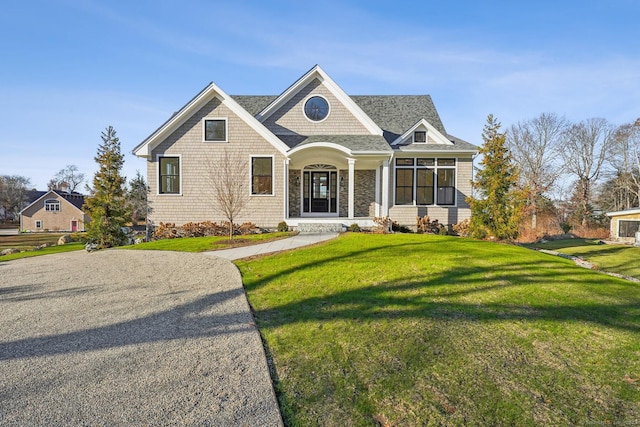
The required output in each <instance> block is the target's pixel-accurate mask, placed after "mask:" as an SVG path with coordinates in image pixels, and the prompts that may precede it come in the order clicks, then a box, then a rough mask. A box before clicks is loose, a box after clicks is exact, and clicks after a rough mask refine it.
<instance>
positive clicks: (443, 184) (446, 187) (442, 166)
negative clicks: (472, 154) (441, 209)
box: [395, 158, 456, 206]
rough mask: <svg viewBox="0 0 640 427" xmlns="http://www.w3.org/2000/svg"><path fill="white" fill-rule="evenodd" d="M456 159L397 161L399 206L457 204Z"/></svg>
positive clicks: (396, 199)
mask: <svg viewBox="0 0 640 427" xmlns="http://www.w3.org/2000/svg"><path fill="white" fill-rule="evenodd" d="M455 166H456V161H455V159H427V158H416V159H413V158H408V159H396V182H395V204H396V205H418V206H429V205H439V206H451V205H455V202H456V200H455V194H456V189H455V185H456V183H455V180H456V167H455Z"/></svg>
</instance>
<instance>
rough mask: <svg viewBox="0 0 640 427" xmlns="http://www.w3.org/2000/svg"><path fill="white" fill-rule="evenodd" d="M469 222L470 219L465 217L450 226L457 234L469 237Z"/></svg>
mask: <svg viewBox="0 0 640 427" xmlns="http://www.w3.org/2000/svg"><path fill="white" fill-rule="evenodd" d="M469 222H470V221H469V220H468V219H465V220H464V221H462V222H459V223H457V224H454V225H453V226H452V228H453V232H454V233H456V234H457V235H458V236H462V237H469Z"/></svg>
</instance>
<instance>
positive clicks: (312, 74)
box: [256, 65, 382, 135]
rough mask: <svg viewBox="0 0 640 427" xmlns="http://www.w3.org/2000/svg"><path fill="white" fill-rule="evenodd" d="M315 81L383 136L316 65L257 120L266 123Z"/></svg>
mask: <svg viewBox="0 0 640 427" xmlns="http://www.w3.org/2000/svg"><path fill="white" fill-rule="evenodd" d="M315 79H318V80H319V81H320V82H322V84H323V85H324V86H325V87H326V88H327V89H328V90H329V91H330V92H331V94H332V95H333V96H335V97H336V98H337V99H338V100H339V101H340V102H341V103H342V104H343V105H344V106H345V107H346V108H347V109H348V110H349V111H350V112H351V114H353V115H354V116H355V118H356V119H358V121H360V123H362V125H363V126H364V127H365V128H366V129H367V130H369V132H371V134H372V135H382V129H380V127H379V126H378V125H377V123H376V122H375V120H373V119H372V118H371V117H369V115H367V114H366V113H365V112H364V111H362V109H361V108H360V107H359V106H358V104H356V103H355V102H354V101H353V99H351V97H350V96H349V95H347V94H346V93H345V92H344V91H343V90H342V89H341V88H340V86H338V84H337V83H336V82H335V81H333V79H332V78H331V77H329V75H328V74H327V73H325V72H324V70H323V69H322V68H320V66H319V65H315V66H314V67H313V68H312V69H311V70H309V71H308V72H307V73H305V75H303V76H302V77H300V78H299V79H298V80H297V81H296V82H295V83H294V84H292V85H291V86H289V87H288V88H287V90H285V91H284V92H282V94H281V95H280V96H278V97H277V98H276V99H274V100H273V101H272V102H271V103H270V104H269V105H267V106H266V107H265V108H264V109H263V110H262V111H260V112H259V113H258V114H257V115H256V118H257V119H258V120H260V122H264V121H265V120H266V119H267V118H269V117H270V116H271V115H272V114H273V113H275V112H276V111H278V110H279V109H280V108H281V107H282V106H283V105H284V104H286V103H287V102H288V101H289V100H290V99H291V98H293V97H294V96H295V95H296V94H297V93H298V92H300V91H301V90H302V89H304V88H305V87H306V86H307V85H308V84H310V83H311V82H312V81H314V80H315Z"/></svg>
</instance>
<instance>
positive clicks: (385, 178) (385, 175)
mask: <svg viewBox="0 0 640 427" xmlns="http://www.w3.org/2000/svg"><path fill="white" fill-rule="evenodd" d="M388 215H389V160H384V161H383V162H382V206H381V209H380V216H388Z"/></svg>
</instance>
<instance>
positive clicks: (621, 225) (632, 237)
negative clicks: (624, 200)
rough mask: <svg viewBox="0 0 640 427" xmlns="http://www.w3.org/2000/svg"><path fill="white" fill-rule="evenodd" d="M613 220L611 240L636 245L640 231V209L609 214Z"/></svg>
mask: <svg viewBox="0 0 640 427" xmlns="http://www.w3.org/2000/svg"><path fill="white" fill-rule="evenodd" d="M607 216H608V217H610V218H611V239H612V240H616V241H619V242H624V243H634V242H635V241H636V233H637V232H638V231H640V208H635V209H627V210H624V211H617V212H607Z"/></svg>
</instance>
